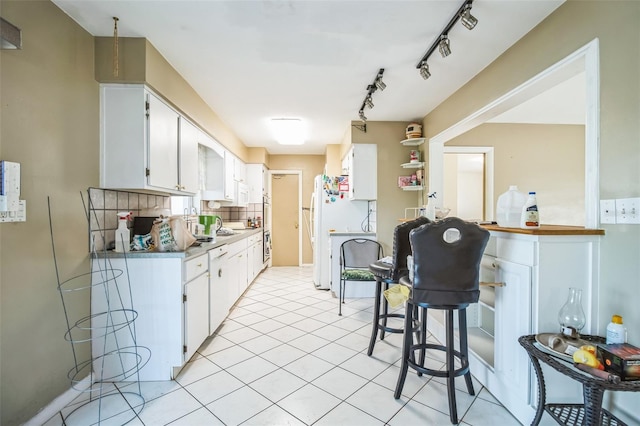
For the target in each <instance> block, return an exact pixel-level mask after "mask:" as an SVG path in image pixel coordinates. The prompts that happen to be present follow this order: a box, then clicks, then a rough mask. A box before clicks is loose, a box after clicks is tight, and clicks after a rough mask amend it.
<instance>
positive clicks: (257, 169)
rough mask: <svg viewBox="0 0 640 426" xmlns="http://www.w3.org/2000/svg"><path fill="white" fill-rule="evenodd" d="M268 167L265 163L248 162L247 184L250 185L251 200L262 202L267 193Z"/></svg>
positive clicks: (251, 201) (252, 201)
mask: <svg viewBox="0 0 640 426" xmlns="http://www.w3.org/2000/svg"><path fill="white" fill-rule="evenodd" d="M267 175H268V172H267V168H266V167H265V166H264V165H263V164H247V185H249V202H250V203H262V201H263V196H265V195H267Z"/></svg>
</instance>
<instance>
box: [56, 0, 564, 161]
mask: <svg viewBox="0 0 640 426" xmlns="http://www.w3.org/2000/svg"><path fill="white" fill-rule="evenodd" d="M563 1H564V0H476V1H475V2H474V3H473V10H472V13H473V15H474V16H475V17H476V18H478V21H479V22H478V25H477V26H476V28H475V29H473V30H472V31H469V30H467V29H466V28H464V27H463V26H462V25H460V24H459V23H458V24H456V25H455V26H454V27H453V29H452V30H451V32H450V33H449V38H450V40H451V50H452V52H453V53H452V54H451V55H450V56H449V57H447V58H441V57H440V55H439V53H438V52H435V53H434V54H433V55H432V56H431V59H430V60H429V67H430V69H431V74H432V76H431V78H430V79H429V80H426V81H425V80H423V79H422V78H421V77H420V75H419V73H418V70H417V69H416V68H415V66H416V64H417V63H418V61H419V60H420V58H421V57H422V55H423V54H424V53H425V52H426V50H427V49H428V47H429V46H430V45H431V43H432V42H433V41H434V39H435V38H436V37H437V36H438V35H439V33H440V31H441V30H442V29H443V28H444V27H445V25H446V24H447V23H448V22H449V20H450V19H451V17H452V16H453V14H454V13H455V12H456V10H457V9H458V8H459V7H460V5H461V4H462V0H458V1H455V0H422V1H416V0H413V1H400V0H397V1H396V0H383V1H370V0H358V1H339V0H324V1H307V0H290V1H278V0H269V1H267V0H253V1H241V0H235V1H231V0H229V1H223V0H196V1H192V0H118V1H114V0H53V2H54V3H55V4H56V5H58V6H59V7H60V8H61V9H62V10H63V11H65V12H66V13H67V14H68V15H69V16H71V18H73V19H74V20H75V21H76V22H78V23H79V24H80V25H81V26H82V27H83V28H85V29H86V30H87V31H88V32H89V33H91V34H92V35H95V36H112V35H113V19H112V17H114V16H117V17H118V18H119V22H118V32H119V36H120V37H144V38H146V39H148V40H149V41H150V42H151V44H153V45H154V46H155V48H156V49H158V51H159V52H160V53H161V54H162V55H163V56H164V57H165V58H166V59H167V60H168V61H169V63H171V65H172V66H173V67H174V68H175V69H176V70H177V71H178V72H179V73H180V74H181V75H182V76H183V77H184V78H185V80H186V81H187V82H188V83H189V84H190V85H191V86H192V87H193V88H194V89H195V90H196V91H197V92H198V94H199V95H200V96H201V97H202V98H203V99H204V100H205V102H207V104H208V105H209V106H210V107H211V108H212V109H213V110H214V111H215V112H216V113H217V114H218V115H219V117H220V118H221V119H222V120H223V121H224V122H225V123H226V124H227V125H228V126H229V127H230V128H231V129H232V130H233V131H234V132H235V133H236V134H237V135H238V137H239V138H240V139H241V140H242V141H243V142H244V143H245V145H247V146H250V147H266V148H267V150H268V151H269V153H271V154H323V153H324V150H325V145H326V144H338V143H340V142H341V141H342V139H343V137H344V135H345V133H346V132H347V130H349V129H350V122H351V120H358V110H359V108H360V105H361V104H362V101H363V99H364V97H365V95H366V92H367V85H369V84H371V83H372V82H373V80H374V78H375V76H376V74H377V71H378V69H379V68H384V69H385V72H384V82H385V83H386V84H387V88H386V90H384V91H380V90H378V91H377V92H376V93H374V95H373V102H374V104H375V107H374V108H373V109H371V110H369V109H366V110H365V114H366V116H367V118H368V119H369V121H412V120H420V119H422V117H424V116H425V115H426V114H427V113H429V112H430V111H431V110H432V109H433V108H434V107H436V106H437V105H438V104H439V103H440V102H442V101H443V100H444V99H446V98H447V97H448V96H450V95H451V94H452V93H453V92H455V91H456V90H457V89H458V88H460V87H461V86H462V85H464V84H465V83H466V82H467V81H469V80H470V79H471V78H472V77H473V76H475V75H476V74H477V73H478V72H479V71H481V70H482V69H483V68H485V67H486V66H487V65H488V64H490V63H491V62H492V61H493V60H495V59H496V58H497V57H498V56H499V55H500V54H502V53H503V52H504V51H505V50H506V49H508V48H509V47H510V46H511V45H512V44H513V43H515V42H516V41H517V40H518V39H520V38H521V37H522V36H523V35H525V34H526V33H527V32H529V31H530V30H531V29H532V28H533V27H534V26H536V25H537V24H538V23H539V22H540V21H542V20H543V19H544V18H545V17H546V16H547V15H549V14H550V13H551V12H553V11H554V10H555V9H556V8H557V7H558V6H559V5H560V4H562V2H563ZM283 117H292V118H293V117H295V118H300V119H302V120H303V122H304V123H305V125H306V128H307V132H308V138H307V142H306V143H305V144H304V145H302V146H297V147H296V146H280V145H277V144H276V143H275V141H274V140H273V138H272V137H271V135H270V134H269V129H268V127H267V123H268V120H269V119H271V118H283Z"/></svg>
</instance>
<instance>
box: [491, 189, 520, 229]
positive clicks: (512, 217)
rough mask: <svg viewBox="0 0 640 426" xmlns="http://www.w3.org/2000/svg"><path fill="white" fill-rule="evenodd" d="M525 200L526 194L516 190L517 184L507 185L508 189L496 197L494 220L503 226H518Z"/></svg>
mask: <svg viewBox="0 0 640 426" xmlns="http://www.w3.org/2000/svg"><path fill="white" fill-rule="evenodd" d="M526 201H527V196H526V195H524V193H522V192H520V191H518V186H517V185H511V186H509V190H508V191H507V192H505V193H503V194H500V196H499V197H498V204H497V209H496V222H498V226H502V227H505V228H518V227H519V226H520V216H522V206H524V203H525V202H526Z"/></svg>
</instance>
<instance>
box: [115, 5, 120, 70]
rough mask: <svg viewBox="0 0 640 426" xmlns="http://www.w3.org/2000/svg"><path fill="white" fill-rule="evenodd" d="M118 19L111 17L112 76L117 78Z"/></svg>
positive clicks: (118, 66)
mask: <svg viewBox="0 0 640 426" xmlns="http://www.w3.org/2000/svg"><path fill="white" fill-rule="evenodd" d="M119 20H120V19H118V17H117V16H114V17H113V76H114V77H118V76H119V75H120V60H119V55H118V21H119Z"/></svg>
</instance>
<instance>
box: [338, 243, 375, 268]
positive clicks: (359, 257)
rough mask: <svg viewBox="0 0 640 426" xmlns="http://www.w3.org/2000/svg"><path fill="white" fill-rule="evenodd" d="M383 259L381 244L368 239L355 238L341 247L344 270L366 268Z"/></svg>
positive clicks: (341, 262)
mask: <svg viewBox="0 0 640 426" xmlns="http://www.w3.org/2000/svg"><path fill="white" fill-rule="evenodd" d="M381 257H382V246H381V245H380V243H379V242H377V241H374V240H368V239H366V238H353V239H350V240H347V241H345V242H343V243H342V245H341V246H340V264H341V265H342V266H343V267H344V268H365V269H369V265H370V264H372V263H373V262H375V261H376V260H378V259H380V258H381Z"/></svg>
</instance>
